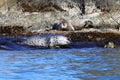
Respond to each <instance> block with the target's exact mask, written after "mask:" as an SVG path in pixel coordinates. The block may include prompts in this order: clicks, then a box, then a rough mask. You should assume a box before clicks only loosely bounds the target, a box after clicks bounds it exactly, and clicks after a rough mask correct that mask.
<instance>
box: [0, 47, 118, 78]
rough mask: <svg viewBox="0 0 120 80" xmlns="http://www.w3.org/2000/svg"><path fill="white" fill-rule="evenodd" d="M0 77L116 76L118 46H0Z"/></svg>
mask: <svg viewBox="0 0 120 80" xmlns="http://www.w3.org/2000/svg"><path fill="white" fill-rule="evenodd" d="M0 80H120V50H119V49H118V48H117V49H102V48H82V49H44V50H25V51H7V50H0Z"/></svg>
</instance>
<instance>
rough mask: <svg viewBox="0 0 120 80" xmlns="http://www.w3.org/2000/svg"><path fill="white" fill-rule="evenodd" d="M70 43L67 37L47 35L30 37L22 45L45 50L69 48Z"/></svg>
mask: <svg viewBox="0 0 120 80" xmlns="http://www.w3.org/2000/svg"><path fill="white" fill-rule="evenodd" d="M69 43H70V41H69V40H68V38H67V37H65V36H62V35H50V34H45V35H36V36H32V37H29V38H27V39H26V40H25V41H23V42H22V43H21V44H24V45H28V46H37V47H38V46H39V47H43V48H56V47H57V48H58V47H64V46H67V45H68V44H69Z"/></svg>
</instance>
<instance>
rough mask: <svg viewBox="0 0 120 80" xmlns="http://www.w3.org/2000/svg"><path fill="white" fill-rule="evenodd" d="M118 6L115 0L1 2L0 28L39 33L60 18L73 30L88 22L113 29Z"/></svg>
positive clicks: (117, 1) (22, 0)
mask: <svg viewBox="0 0 120 80" xmlns="http://www.w3.org/2000/svg"><path fill="white" fill-rule="evenodd" d="M83 1H84V2H83ZM119 6H120V5H119V0H114V1H113V0H109V1H108V0H102V1H101V0H1V1H0V12H1V14H0V25H1V26H23V27H24V28H26V29H28V28H31V29H34V30H39V29H45V28H46V27H49V28H51V27H52V25H53V24H54V22H55V21H57V20H60V19H66V20H67V21H68V22H70V23H71V24H72V25H73V26H74V27H81V26H82V24H81V22H82V21H83V20H84V19H85V20H86V19H90V20H92V22H93V24H94V26H96V28H100V27H101V26H102V27H105V28H106V27H114V28H116V26H118V25H119V24H120V18H119V17H120V16H119V14H120V13H119ZM107 12H109V13H107ZM34 27H35V28H34ZM82 27H83V26H82ZM29 30H30V29H29ZM30 31H32V30H30Z"/></svg>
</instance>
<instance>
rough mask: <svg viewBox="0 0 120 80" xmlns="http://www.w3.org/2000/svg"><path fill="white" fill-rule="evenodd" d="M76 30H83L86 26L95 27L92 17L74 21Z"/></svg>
mask: <svg viewBox="0 0 120 80" xmlns="http://www.w3.org/2000/svg"><path fill="white" fill-rule="evenodd" d="M72 25H73V26H74V28H75V30H81V29H84V28H94V24H93V21H92V20H91V19H81V20H79V21H76V22H72Z"/></svg>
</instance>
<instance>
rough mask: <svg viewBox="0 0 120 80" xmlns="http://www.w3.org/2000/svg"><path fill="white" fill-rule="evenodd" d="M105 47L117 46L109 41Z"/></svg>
mask: <svg viewBox="0 0 120 80" xmlns="http://www.w3.org/2000/svg"><path fill="white" fill-rule="evenodd" d="M104 47H105V48H115V44H114V42H108V43H107V44H106V45H105V46H104Z"/></svg>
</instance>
